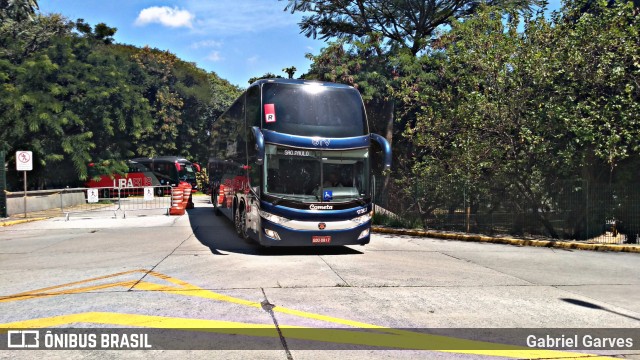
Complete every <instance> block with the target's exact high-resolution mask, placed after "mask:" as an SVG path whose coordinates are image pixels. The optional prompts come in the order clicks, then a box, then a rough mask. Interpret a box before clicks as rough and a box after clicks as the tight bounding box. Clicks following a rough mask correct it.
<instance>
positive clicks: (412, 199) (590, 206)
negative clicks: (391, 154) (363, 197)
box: [374, 179, 640, 244]
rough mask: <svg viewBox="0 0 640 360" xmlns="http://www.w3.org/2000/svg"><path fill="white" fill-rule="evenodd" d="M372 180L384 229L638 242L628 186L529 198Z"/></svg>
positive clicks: (560, 189)
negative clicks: (382, 210)
mask: <svg viewBox="0 0 640 360" xmlns="http://www.w3.org/2000/svg"><path fill="white" fill-rule="evenodd" d="M376 180H377V181H376V183H375V186H374V202H375V203H376V204H377V205H379V206H381V207H383V208H384V209H386V210H388V211H389V213H386V214H385V215H384V216H381V217H379V218H378V219H377V221H378V223H381V224H384V225H390V226H402V227H419V228H427V229H434V230H445V231H457V232H467V233H480V234H487V235H512V236H522V237H545V238H555V239H567V240H582V241H588V242H594V243H610V244H623V243H638V242H639V239H640V188H636V187H630V186H628V185H627V186H622V185H617V184H595V183H594V184H590V183H588V182H586V181H578V182H575V181H574V182H569V181H567V182H563V183H560V184H556V185H555V186H554V187H553V191H552V192H547V193H544V192H539V193H536V194H533V195H531V194H522V193H521V192H518V191H515V190H514V189H516V186H515V185H514V187H513V188H510V189H509V188H508V189H492V190H491V191H485V192H483V193H474V192H472V191H470V190H468V189H469V188H468V187H465V186H460V187H456V185H455V184H454V183H453V182H450V181H443V180H431V181H430V180H426V179H419V180H417V181H414V182H413V183H407V182H405V183H402V184H398V183H396V182H393V181H389V183H387V184H385V183H384V181H383V180H381V179H376Z"/></svg>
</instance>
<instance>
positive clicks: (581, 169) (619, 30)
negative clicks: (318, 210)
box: [395, 2, 640, 236]
mask: <svg viewBox="0 0 640 360" xmlns="http://www.w3.org/2000/svg"><path fill="white" fill-rule="evenodd" d="M579 5H580V4H577V3H568V4H566V6H565V8H564V9H563V11H562V12H558V13H555V14H554V15H553V16H552V18H551V19H550V20H547V19H546V18H545V17H544V16H542V15H541V14H539V15H538V16H536V17H526V18H525V19H524V22H525V28H524V31H522V32H518V24H519V19H518V18H517V17H514V18H512V19H511V21H510V22H508V23H506V24H505V22H504V21H503V20H502V16H501V15H502V12H500V11H496V9H491V8H487V9H483V10H482V11H481V12H479V13H478V14H477V15H475V16H473V17H472V18H470V19H468V20H466V21H464V22H455V23H453V27H452V30H451V31H450V32H448V33H446V34H443V36H441V37H440V38H439V39H438V42H437V43H436V46H434V48H433V49H432V50H431V51H430V52H428V53H427V54H425V55H424V56H421V57H419V58H417V59H416V58H413V57H408V56H405V57H402V56H400V57H398V58H397V59H398V63H399V64H400V68H401V73H402V77H401V79H400V81H401V83H402V86H400V87H399V88H400V91H398V92H397V93H396V94H395V96H396V97H397V99H398V100H399V101H401V102H402V104H403V107H402V116H403V117H404V118H405V119H408V121H407V128H406V130H405V135H406V137H407V138H410V139H411V141H412V143H413V144H414V146H415V147H414V149H413V150H414V151H413V153H412V154H413V161H412V166H413V171H412V173H411V175H410V176H407V177H406V178H405V181H408V182H415V181H416V180H415V179H417V178H425V177H426V178H428V179H439V181H433V182H431V183H430V184H427V186H428V187H429V190H428V191H427V195H425V196H424V197H422V198H419V199H417V203H416V207H417V208H419V209H421V211H422V212H423V215H424V216H425V217H428V216H429V215H430V212H432V211H433V210H434V209H436V208H441V207H443V206H445V202H444V199H452V198H453V196H452V194H451V192H452V191H453V192H457V193H458V194H460V193H461V192H462V191H461V189H464V191H466V193H467V197H468V199H470V200H468V201H471V203H473V202H474V201H475V203H476V204H478V201H479V198H484V199H485V201H486V199H487V198H489V197H491V196H490V195H493V197H494V198H500V201H499V202H500V203H501V204H502V205H505V204H506V205H508V206H509V207H510V208H512V209H513V210H514V211H531V210H532V209H534V210H535V211H533V214H535V215H536V216H538V217H539V220H540V222H541V223H542V224H544V226H545V227H546V229H547V231H548V234H549V235H551V236H557V233H556V230H555V229H554V227H553V225H552V224H551V223H550V221H549V217H548V216H549V215H550V213H551V212H553V211H558V209H559V206H560V205H559V204H558V203H557V200H558V199H559V198H561V195H562V193H563V192H566V191H567V187H570V186H573V184H575V180H587V181H589V182H592V183H593V182H598V181H603V180H604V181H608V182H611V181H612V180H613V179H614V178H615V176H616V175H619V176H621V177H624V176H628V174H629V172H628V170H629V169H634V168H637V166H636V165H637V163H638V162H639V160H640V159H639V158H638V154H639V150H640V140H639V139H640V115H639V114H640V85H639V84H640V83H639V81H638V80H639V79H640V62H639V60H638V59H640V44H639V43H638V41H637V39H638V38H639V37H638V35H639V34H638V31H639V26H638V18H637V9H635V8H634V6H633V3H631V2H619V3H616V4H615V5H614V6H607V3H606V2H600V3H598V4H597V6H595V7H593V8H592V10H594V11H597V14H598V15H594V14H593V13H589V12H588V13H582V12H580V6H579ZM623 163H624V164H625V165H624V166H621V167H624V168H626V170H625V169H619V170H617V171H615V172H614V169H616V166H618V165H621V164H623ZM634 163H635V164H636V165H633V164H634ZM630 164H631V166H629V165H630ZM572 181H573V182H572ZM439 183H440V184H447V185H445V186H441V187H438V184H439ZM469 194H471V196H470V195H469ZM473 196H475V198H476V199H475V200H474V199H473ZM485 205H486V204H485Z"/></svg>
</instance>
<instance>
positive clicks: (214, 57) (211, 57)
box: [207, 51, 224, 62]
mask: <svg viewBox="0 0 640 360" xmlns="http://www.w3.org/2000/svg"><path fill="white" fill-rule="evenodd" d="M207 60H209V61H214V62H215V61H220V60H224V58H223V57H222V56H220V52H219V51H214V52H212V53H211V54H209V56H207Z"/></svg>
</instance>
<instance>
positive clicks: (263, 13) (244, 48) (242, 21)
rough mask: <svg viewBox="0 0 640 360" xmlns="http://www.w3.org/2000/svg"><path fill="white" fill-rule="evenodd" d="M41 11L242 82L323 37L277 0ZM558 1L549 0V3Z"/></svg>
mask: <svg viewBox="0 0 640 360" xmlns="http://www.w3.org/2000/svg"><path fill="white" fill-rule="evenodd" d="M38 4H39V5H40V11H41V12H43V13H60V14H62V15H64V16H66V17H67V18H69V19H71V20H76V19H78V18H82V19H84V20H85V21H86V22H88V23H89V24H91V25H95V24H97V23H100V22H103V23H106V24H107V25H109V26H111V27H115V28H117V29H118V31H117V33H116V35H115V40H116V42H118V43H122V44H131V45H136V46H145V45H148V46H150V47H152V48H158V49H161V50H169V51H171V52H172V53H174V54H176V55H177V56H178V57H180V58H181V59H183V60H185V61H190V62H194V63H196V64H197V66H198V67H200V68H203V69H205V70H207V71H215V72H216V73H217V74H218V75H219V76H220V77H222V78H223V79H227V80H229V81H230V82H231V83H233V84H236V85H239V86H241V87H246V86H247V85H248V80H249V78H251V77H254V76H260V75H262V74H264V73H266V72H272V73H274V74H276V75H282V76H286V75H285V74H284V73H283V72H282V69H283V68H285V67H289V66H295V67H296V68H297V69H298V71H297V73H296V74H295V76H299V75H301V74H303V73H305V72H306V71H307V70H308V69H309V65H310V61H309V60H307V59H306V58H305V54H306V53H312V54H318V53H319V51H320V49H321V48H322V47H324V46H326V45H325V43H324V42H322V41H319V40H314V39H309V38H307V37H306V36H304V35H302V34H300V29H299V28H298V25H297V23H298V22H299V21H300V20H301V18H302V15H301V14H298V13H296V14H291V13H289V12H286V11H283V10H284V7H285V6H286V4H287V1H286V0H285V1H278V0H231V1H229V0H210V1H205V0H183V1H167V0H130V1H116V0H112V1H105V0H101V1H94V0H40V1H39V2H38ZM558 7H559V0H551V4H550V5H549V8H550V9H556V8H558Z"/></svg>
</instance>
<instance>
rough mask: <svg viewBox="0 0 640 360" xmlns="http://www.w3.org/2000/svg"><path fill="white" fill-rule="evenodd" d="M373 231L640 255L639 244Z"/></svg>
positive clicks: (376, 227) (429, 232)
mask: <svg viewBox="0 0 640 360" xmlns="http://www.w3.org/2000/svg"><path fill="white" fill-rule="evenodd" d="M371 230H372V231H373V232H376V233H381V234H393V235H410V236H420V237H429V238H436V239H443V240H458V241H473V242H485V243H494V244H507V245H517V246H537V247H549V248H557V249H577V250H592V251H614V252H630V253H640V245H637V244H621V245H618V244H593V243H589V242H587V241H577V240H542V239H518V238H512V237H493V236H487V235H480V234H465V233H456V232H445V231H433V230H408V229H396V228H388V227H382V226H375V225H374V226H372V227H371Z"/></svg>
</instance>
